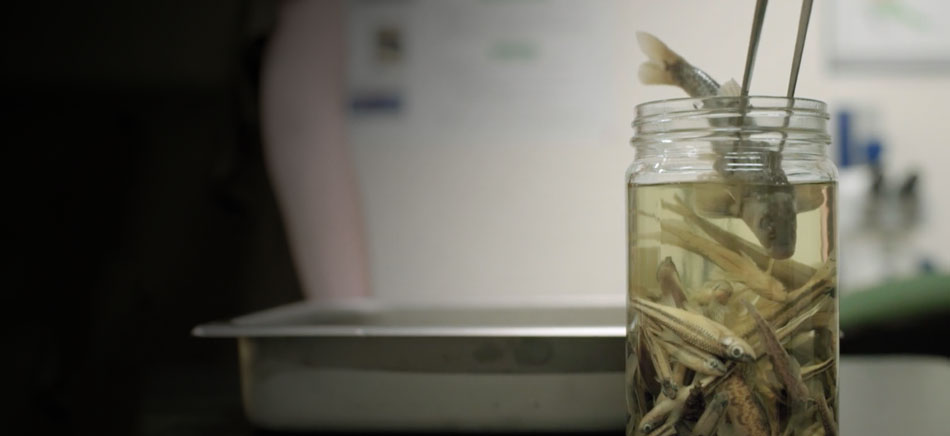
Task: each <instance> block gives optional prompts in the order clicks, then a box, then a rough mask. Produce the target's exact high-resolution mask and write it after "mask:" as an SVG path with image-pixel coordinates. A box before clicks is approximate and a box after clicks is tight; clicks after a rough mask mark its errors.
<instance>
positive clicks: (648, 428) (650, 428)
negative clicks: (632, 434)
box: [640, 422, 653, 433]
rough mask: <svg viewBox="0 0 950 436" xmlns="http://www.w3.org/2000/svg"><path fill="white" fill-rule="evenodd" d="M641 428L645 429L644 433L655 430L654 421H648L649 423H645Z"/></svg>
mask: <svg viewBox="0 0 950 436" xmlns="http://www.w3.org/2000/svg"><path fill="white" fill-rule="evenodd" d="M640 430H643V432H644V433H649V432H651V431H653V423H652V422H648V423H646V424H643V426H642V427H640Z"/></svg>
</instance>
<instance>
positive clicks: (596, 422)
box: [193, 297, 626, 431]
mask: <svg viewBox="0 0 950 436" xmlns="http://www.w3.org/2000/svg"><path fill="white" fill-rule="evenodd" d="M624 320H625V315H624V303H623V298H622V297H617V298H608V297H583V298H546V299H521V300H503V301H484V300H471V301H458V300H454V301H452V302H421V301H416V302H411V301H380V300H353V301H343V302H334V303H322V304H320V303H298V304H293V305H289V306H284V307H280V308H276V309H272V310H267V311H264V312H259V313H255V314H251V315H247V316H243V317H240V318H236V319H234V320H232V321H229V322H218V323H209V324H204V325H200V326H198V327H196V328H195V329H194V332H193V333H194V334H195V335H196V336H201V337H217V338H237V340H238V349H239V359H240V367H241V385H242V391H243V401H244V408H245V412H246V414H247V416H248V418H249V420H250V421H251V422H252V423H254V424H256V425H258V426H260V427H263V428H267V429H275V430H464V431H536V430H613V429H621V428H623V426H624V419H625V416H626V414H625V406H624V393H623V392H624V391H623V383H624V382H623V380H624V379H623V370H624V346H623V341H624V334H625V330H624V324H625V321H624Z"/></svg>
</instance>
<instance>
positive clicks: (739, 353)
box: [729, 347, 742, 358]
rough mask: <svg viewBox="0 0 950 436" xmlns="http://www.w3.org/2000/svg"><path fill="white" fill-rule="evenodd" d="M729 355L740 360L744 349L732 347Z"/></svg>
mask: <svg viewBox="0 0 950 436" xmlns="http://www.w3.org/2000/svg"><path fill="white" fill-rule="evenodd" d="M729 354H730V355H731V356H732V357H734V358H739V357H741V356H742V348H739V347H732V348H730V349H729Z"/></svg>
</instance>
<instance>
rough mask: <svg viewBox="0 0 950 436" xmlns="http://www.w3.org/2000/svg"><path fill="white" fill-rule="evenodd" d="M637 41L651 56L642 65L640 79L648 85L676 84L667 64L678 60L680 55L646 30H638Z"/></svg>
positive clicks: (644, 51)
mask: <svg viewBox="0 0 950 436" xmlns="http://www.w3.org/2000/svg"><path fill="white" fill-rule="evenodd" d="M637 42H638V43H639V44H640V50H643V53H644V54H646V55H647V57H648V58H650V60H649V61H646V62H644V63H643V64H641V65H640V73H639V75H640V81H641V82H643V83H644V84H647V85H675V84H676V82H675V81H674V80H673V74H671V73H670V71H669V69H667V68H666V66H667V65H672V64H673V63H676V62H678V61H679V60H680V59H681V58H680V56H679V55H678V54H676V53H675V52H674V51H673V50H670V48H669V47H667V46H666V44H664V43H663V42H662V41H660V40H659V39H658V38H657V37H655V36H653V35H651V34H649V33H646V32H637Z"/></svg>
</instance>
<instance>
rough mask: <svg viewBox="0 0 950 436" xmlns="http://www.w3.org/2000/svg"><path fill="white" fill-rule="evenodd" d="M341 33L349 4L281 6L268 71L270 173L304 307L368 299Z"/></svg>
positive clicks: (265, 101) (293, 3)
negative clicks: (310, 302)
mask: <svg viewBox="0 0 950 436" xmlns="http://www.w3.org/2000/svg"><path fill="white" fill-rule="evenodd" d="M344 33H345V8H344V4H343V2H341V1H317V2H307V1H286V2H282V3H281V5H280V10H279V15H278V22H277V27H276V29H275V31H274V34H273V36H272V39H271V41H270V44H269V47H268V50H267V53H266V58H265V64H264V67H263V75H262V81H263V83H262V94H263V95H262V99H261V101H262V116H263V126H264V132H263V134H264V149H265V153H266V159H267V166H268V170H269V172H270V177H271V180H272V182H273V185H274V188H275V190H276V194H277V199H278V202H279V204H280V208H281V211H282V213H283V216H284V222H285V224H286V227H287V234H288V238H289V242H290V247H291V250H292V253H293V258H294V263H295V266H296V268H297V272H298V275H299V277H300V279H301V282H302V285H303V288H304V289H303V291H304V295H306V296H307V298H328V297H329V298H337V297H349V296H363V295H368V294H369V279H368V275H369V274H368V267H367V260H366V257H367V256H366V248H365V241H364V239H363V221H362V217H361V215H360V210H359V204H358V199H357V189H356V183H355V175H354V172H353V167H352V163H351V162H350V156H349V153H348V150H347V147H346V124H345V122H346V112H345V111H346V104H345V101H346V100H345V98H346V95H345V86H344V84H345V76H344V71H345V64H344V59H345V52H344V47H345V44H344Z"/></svg>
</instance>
